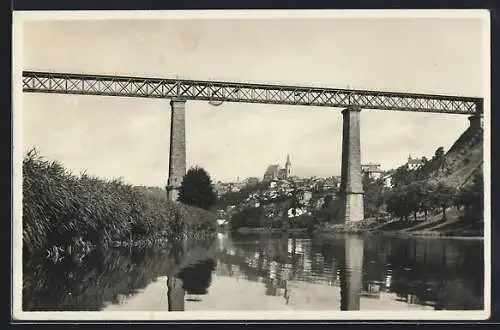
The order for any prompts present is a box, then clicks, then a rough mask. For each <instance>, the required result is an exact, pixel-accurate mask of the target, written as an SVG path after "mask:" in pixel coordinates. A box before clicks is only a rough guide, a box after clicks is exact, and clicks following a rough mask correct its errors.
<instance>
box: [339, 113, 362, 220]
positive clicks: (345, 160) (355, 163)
mask: <svg viewBox="0 0 500 330" xmlns="http://www.w3.org/2000/svg"><path fill="white" fill-rule="evenodd" d="M360 113H361V108H360V107H354V106H351V107H349V108H347V109H345V110H343V111H342V115H343V130H342V165H341V166H342V167H341V176H340V196H339V197H340V200H341V210H340V215H341V219H343V220H344V222H351V221H361V220H363V219H364V206H363V182H362V174H361V142H360V140H361V138H360Z"/></svg>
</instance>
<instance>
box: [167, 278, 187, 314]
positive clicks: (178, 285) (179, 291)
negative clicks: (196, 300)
mask: <svg viewBox="0 0 500 330" xmlns="http://www.w3.org/2000/svg"><path fill="white" fill-rule="evenodd" d="M184 295H185V291H184V288H183V284H182V280H181V279H179V278H177V277H174V276H168V278H167V300H168V310H169V311H184Z"/></svg>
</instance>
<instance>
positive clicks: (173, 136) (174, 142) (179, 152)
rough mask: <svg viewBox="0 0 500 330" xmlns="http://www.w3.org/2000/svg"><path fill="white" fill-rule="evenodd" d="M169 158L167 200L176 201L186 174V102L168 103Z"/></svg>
mask: <svg viewBox="0 0 500 330" xmlns="http://www.w3.org/2000/svg"><path fill="white" fill-rule="evenodd" d="M170 109H171V119H170V156H169V159H170V161H169V167H168V183H167V198H168V199H169V200H171V201H177V198H178V197H179V188H180V186H181V183H182V179H183V178H184V175H185V174H186V100H182V99H172V100H171V101H170Z"/></svg>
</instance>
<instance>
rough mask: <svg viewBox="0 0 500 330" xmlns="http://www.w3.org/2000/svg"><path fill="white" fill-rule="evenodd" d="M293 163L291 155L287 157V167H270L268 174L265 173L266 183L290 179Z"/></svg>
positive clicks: (274, 165) (276, 165)
mask: <svg viewBox="0 0 500 330" xmlns="http://www.w3.org/2000/svg"><path fill="white" fill-rule="evenodd" d="M291 167H292V163H291V162H290V155H287V156H286V163H285V167H281V166H280V165H279V164H273V165H269V166H268V167H267V170H266V172H265V173H264V179H263V181H264V182H269V181H273V180H283V179H287V178H288V177H290V174H291Z"/></svg>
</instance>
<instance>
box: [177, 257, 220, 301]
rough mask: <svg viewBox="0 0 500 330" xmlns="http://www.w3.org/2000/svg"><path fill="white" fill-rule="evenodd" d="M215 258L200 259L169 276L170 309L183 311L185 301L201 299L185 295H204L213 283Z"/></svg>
mask: <svg viewBox="0 0 500 330" xmlns="http://www.w3.org/2000/svg"><path fill="white" fill-rule="evenodd" d="M215 265H216V262H215V260H214V259H211V258H210V259H206V260H201V261H198V262H197V263H196V264H193V265H188V266H187V267H184V268H182V269H181V270H180V271H179V273H178V274H177V275H175V276H168V277H167V296H168V310H169V311H183V310H184V301H185V300H188V301H201V299H200V298H199V297H188V298H186V297H185V295H186V294H188V295H197V296H198V295H204V294H207V293H208V288H209V287H210V284H211V283H212V272H213V271H214V269H215Z"/></svg>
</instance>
